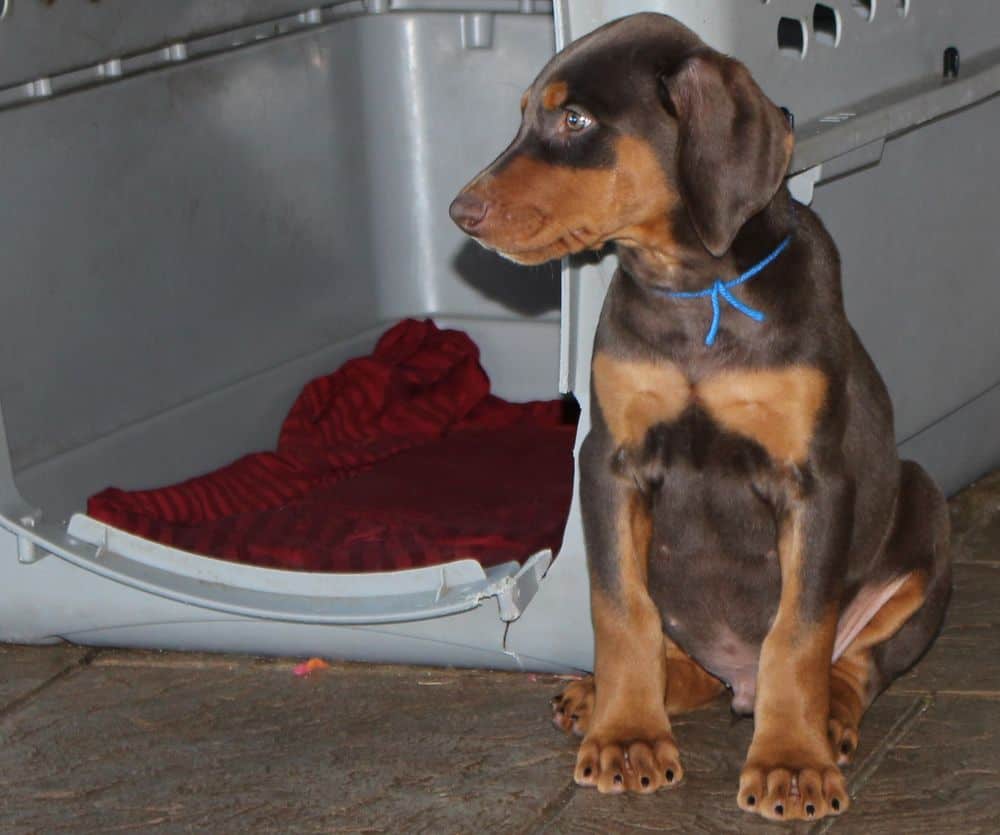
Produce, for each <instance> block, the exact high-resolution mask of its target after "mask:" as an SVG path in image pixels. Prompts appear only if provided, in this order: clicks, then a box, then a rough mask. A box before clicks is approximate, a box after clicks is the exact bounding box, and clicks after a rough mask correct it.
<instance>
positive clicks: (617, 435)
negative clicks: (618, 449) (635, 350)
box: [592, 352, 691, 446]
mask: <svg viewBox="0 0 1000 835" xmlns="http://www.w3.org/2000/svg"><path fill="white" fill-rule="evenodd" d="M592 373H593V376H594V391H595V393H596V395H597V402H598V404H599V405H600V408H601V414H602V415H603V417H604V422H605V423H606V424H607V426H608V430H609V431H610V432H611V437H612V439H613V440H614V442H615V444H616V445H617V446H622V445H635V444H639V443H641V442H642V440H643V439H644V438H645V437H646V433H647V432H648V431H649V429H650V427H652V426H655V425H656V424H658V423H672V422H673V421H674V420H676V419H677V418H678V417H679V416H680V414H681V413H682V412H683V411H684V409H685V408H686V407H687V404H688V403H689V402H690V401H691V386H690V384H689V383H688V381H687V378H686V377H685V376H684V374H683V372H682V371H681V370H680V369H679V368H678V367H677V366H676V365H674V364H673V363H671V362H662V361H661V362H650V361H648V360H621V359H616V358H615V357H612V356H610V355H609V354H606V353H603V352H598V353H596V354H595V355H594V361H593V371H592Z"/></svg>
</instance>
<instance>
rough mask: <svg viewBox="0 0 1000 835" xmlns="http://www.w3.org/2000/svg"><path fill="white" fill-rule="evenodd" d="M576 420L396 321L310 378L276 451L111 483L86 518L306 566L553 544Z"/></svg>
mask: <svg viewBox="0 0 1000 835" xmlns="http://www.w3.org/2000/svg"><path fill="white" fill-rule="evenodd" d="M574 435H575V426H574V425H573V423H572V422H571V421H568V420H566V419H565V418H564V408H563V404H562V403H561V402H560V401H558V400H556V401H546V402H534V403H523V404H515V403H508V402H506V401H504V400H501V399H500V398H498V397H494V396H493V395H491V394H490V384H489V378H488V377H487V376H486V373H485V372H484V371H483V369H482V367H481V366H480V365H479V350H478V348H477V347H476V345H475V344H474V343H473V342H472V341H471V340H470V339H469V337H468V336H466V335H465V334H464V333H461V332H459V331H452V330H439V329H438V328H437V327H436V326H435V325H434V324H433V323H432V322H430V321H425V322H417V321H413V320H407V321H404V322H401V323H400V324H398V325H396V326H395V327H394V328H392V329H391V330H389V331H388V332H387V333H386V334H385V335H383V337H382V338H381V339H380V340H379V343H378V345H377V346H376V348H375V351H374V352H373V353H372V354H371V356H368V357H361V358H358V359H354V360H351V361H350V362H348V363H346V364H345V365H344V366H343V367H341V368H340V369H339V370H338V371H336V372H334V373H333V374H330V375H328V376H326V377H320V378H318V379H316V380H313V381H312V382H311V383H309V384H308V385H307V386H306V387H305V389H304V390H303V391H302V394H301V395H299V398H298V399H297V400H296V402H295V404H294V405H293V406H292V410H291V412H290V413H289V415H288V417H287V418H286V420H285V422H284V425H283V426H282V429H281V435H280V438H279V441H278V449H277V451H275V452H262V453H257V454H254V455H248V456H246V457H244V458H241V459H239V460H238V461H235V462H234V463H232V464H230V465H229V466H227V467H224V468H222V469H221V470H218V471H216V472H214V473H210V474H208V475H204V476H199V477H197V478H193V479H191V480H189V481H185V482H183V483H182V484H178V485H175V486H172V487H163V488H160V489H157V490H137V491H133V492H124V491H122V490H118V489H116V488H109V489H107V490H104V491H103V492H101V493H98V494H97V495H96V496H93V497H91V499H90V501H89V502H88V504H87V512H88V514H89V515H91V516H93V517H94V518H95V519H100V520H101V521H104V522H107V523H108V524H111V525H114V526H116V527H119V528H123V529H125V530H128V531H132V532H134V533H137V534H139V535H141V536H144V537H146V538H147V539H152V540H155V541H157V542H162V543H164V544H166V545H172V546H174V547H177V548H182V549H184V550H187V551H194V552H196V553H200V554H207V555H211V556H216V557H222V558H225V559H231V560H237V561H239V562H246V563H253V564H255V565H266V566H272V567H279V568H293V569H302V570H309V571H352V572H357V571H389V570H393V569H399V568H412V567H417V566H423V565H433V564H436V563H441V562H447V561H450V560H455V559H461V558H464V557H472V558H474V559H477V560H479V561H480V562H481V563H482V564H483V565H487V566H488V565H496V564H498V563H501V562H505V561H507V560H520V559H523V558H525V557H527V556H529V555H530V554H531V553H533V552H535V551H537V550H539V549H542V548H552V549H553V550H555V549H556V548H558V546H559V543H560V541H561V539H562V532H563V526H564V525H565V521H566V513H567V511H568V508H569V501H570V495H571V492H572V481H573V460H572V450H573V438H574Z"/></svg>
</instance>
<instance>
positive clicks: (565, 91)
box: [542, 81, 569, 110]
mask: <svg viewBox="0 0 1000 835" xmlns="http://www.w3.org/2000/svg"><path fill="white" fill-rule="evenodd" d="M568 97H569V85H568V84H567V83H566V82H565V81H553V82H552V83H551V84H549V85H548V86H547V87H546V88H545V89H544V90H542V107H544V108H545V109H546V110H555V109H556V108H557V107H562V106H563V105H564V104H565V103H566V99H567V98H568Z"/></svg>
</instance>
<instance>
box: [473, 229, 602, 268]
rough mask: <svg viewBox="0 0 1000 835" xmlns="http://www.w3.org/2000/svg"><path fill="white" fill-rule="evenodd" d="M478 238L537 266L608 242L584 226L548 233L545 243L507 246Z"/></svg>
mask: <svg viewBox="0 0 1000 835" xmlns="http://www.w3.org/2000/svg"><path fill="white" fill-rule="evenodd" d="M535 237H538V236H537V235H536V236H535ZM478 240H479V243H480V244H482V245H483V246H484V247H486V248H487V249H489V250H491V251H493V252H496V253H497V254H498V255H501V256H503V257H504V258H506V259H507V260H508V261H513V262H514V263H515V264H521V265H523V266H537V265H538V264H544V263H545V262H546V261H552V260H554V259H556V258H563V257H564V256H567V255H575V254H576V253H578V252H586V251H587V250H593V249H600V248H601V247H602V246H603V245H604V244H605V243H606V239H605V238H604V237H603V236H601V235H595V234H593V233H592V232H590V231H589V230H587V229H585V228H583V227H575V228H571V227H566V228H565V229H563V230H561V231H559V232H556V233H554V234H547V235H546V236H545V243H540V244H531V245H511V246H505V245H501V244H495V243H490V242H489V241H486V240H483V239H482V238H479V239H478Z"/></svg>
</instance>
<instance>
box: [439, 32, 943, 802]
mask: <svg viewBox="0 0 1000 835" xmlns="http://www.w3.org/2000/svg"><path fill="white" fill-rule="evenodd" d="M521 104H522V111H523V117H522V121H521V127H520V130H519V131H518V133H517V136H516V137H515V139H514V141H513V142H512V143H511V145H510V146H509V147H508V148H507V149H506V150H505V151H504V152H503V153H502V154H501V155H500V157H499V158H498V159H497V160H496V161H495V162H494V163H493V164H492V165H490V166H489V167H488V168H487V169H486V170H485V171H483V172H482V173H481V174H480V175H479V176H477V177H476V178H475V179H474V180H473V181H472V182H471V183H469V185H468V186H466V187H465V189H463V191H462V192H461V193H460V194H459V195H458V197H457V198H456V199H455V201H454V202H453V204H452V206H451V215H452V217H453V219H454V220H455V221H456V222H457V223H458V224H459V226H461V228H462V229H464V230H465V231H466V232H467V233H468V234H469V235H471V236H473V237H474V238H476V239H478V240H479V241H480V242H481V243H482V244H484V245H485V246H487V247H489V248H491V249H494V250H496V251H498V252H500V253H501V254H503V255H505V256H506V257H508V258H510V259H512V260H514V261H516V262H518V263H522V264H539V263H542V262H544V261H547V260H549V259H553V258H559V257H561V256H564V255H567V254H569V253H575V252H580V251H582V250H589V249H598V248H600V247H602V246H603V245H604V244H606V243H608V242H614V243H615V245H616V247H617V253H618V259H619V269H618V271H617V272H616V274H615V277H614V279H613V281H612V283H611V286H610V288H609V290H608V294H607V298H606V300H605V303H604V307H603V311H602V313H601V318H600V324H599V326H598V329H597V335H596V338H595V341H594V353H593V364H592V378H591V383H592V386H591V423H592V425H591V429H590V433H589V434H588V436H587V438H586V440H585V441H584V443H583V446H582V448H581V451H580V459H579V466H580V474H581V479H580V491H581V501H582V508H583V521H584V529H585V537H586V546H587V558H588V566H589V574H590V583H591V613H592V618H593V624H594V631H595V639H596V648H595V667H594V677H593V679H588V680H583V681H580V682H575V683H573V684H571V685H570V686H569V687H567V688H566V690H565V691H564V692H563V693H562V694H561V695H559V696H557V697H556V699H555V700H554V710H555V719H556V722H557V724H558V725H559V726H560V727H562V728H563V729H564V730H567V731H573V732H575V733H577V734H579V735H582V736H583V742H582V744H581V745H580V749H579V754H578V756H577V760H576V769H575V779H576V781H577V783H579V784H581V785H589V786H596V787H597V788H598V790H600V791H601V792H623V791H633V792H640V793H647V792H654V791H656V790H657V789H659V788H661V787H663V786H669V785H676V784H677V783H678V782H679V781H680V780H681V777H682V774H683V771H682V769H681V764H680V761H679V759H678V753H677V746H676V744H675V741H674V737H673V734H672V733H671V728H670V718H669V717H670V716H671V715H674V714H678V713H681V712H683V711H687V710H691V709H693V708H696V707H699V706H700V705H703V704H705V703H707V702H708V701H710V700H712V699H714V698H715V697H716V696H718V695H719V694H721V693H722V692H723V691H724V690H725V689H726V688H729V689H730V690H731V691H732V703H733V709H734V710H735V711H737V712H744V713H746V712H751V711H752V712H753V714H754V735H753V742H752V743H751V745H750V750H749V752H748V754H747V759H746V765H745V766H744V768H743V771H742V774H741V776H740V783H739V790H738V795H737V802H738V804H739V806H740V808H742V809H744V810H746V811H749V812H755V813H758V814H761V815H763V816H765V817H767V818H772V819H785V820H788V819H796V818H820V817H823V816H824V815H827V814H839V813H841V812H843V811H844V810H845V809H846V808H847V805H848V802H849V801H848V795H847V791H846V787H845V783H844V778H843V776H842V774H841V771H840V768H839V766H840V765H842V764H844V763H846V762H848V761H849V760H850V758H851V756H852V754H853V753H854V751H855V749H856V746H857V744H858V725H859V723H860V721H861V717H862V714H863V713H864V712H865V710H866V709H867V708H868V706H869V705H870V704H871V703H872V701H873V700H874V699H875V697H876V696H877V695H878V693H879V692H881V691H882V690H883V689H884V688H885V687H886V686H887V685H888V684H889V683H890V682H891V681H892V680H893V679H894V678H896V677H897V676H898V675H900V674H901V673H902V672H903V671H905V670H906V669H907V668H909V667H910V666H911V665H912V664H914V662H915V661H916V660H917V659H918V658H919V657H920V655H921V654H922V653H923V652H924V651H925V650H926V649H927V647H928V646H929V645H930V643H931V641H932V640H933V637H934V635H935V634H936V632H937V630H938V629H939V627H940V624H941V621H942V619H943V617H944V612H945V608H946V606H947V602H948V598H949V595H950V589H951V566H950V559H949V552H948V517H947V512H946V507H945V503H944V499H943V497H942V495H941V492H940V491H939V490H938V488H937V487H936V486H935V484H934V483H933V482H932V481H931V479H930V478H929V477H928V476H927V474H926V473H925V472H924V471H923V470H922V469H921V468H920V467H919V466H918V465H917V464H915V463H913V462H902V463H901V462H900V461H899V459H898V458H897V455H896V446H895V442H894V439H893V420H892V405H891V403H890V401H889V397H888V394H887V392H886V388H885V385H884V384H883V382H882V380H881V378H880V376H879V374H878V372H877V371H876V369H875V367H874V365H873V363H872V361H871V359H870V358H869V356H868V354H867V353H866V351H865V349H864V348H863V347H862V345H861V342H860V341H859V339H858V337H857V335H856V334H855V332H854V330H853V329H852V328H851V326H850V324H849V323H848V322H847V319H846V317H845V313H844V307H843V302H842V297H841V285H840V263H839V258H838V255H837V250H836V248H835V246H834V244H833V242H832V241H831V239H830V237H829V235H828V234H827V232H826V230H825V229H824V227H823V224H822V223H821V222H820V220H819V218H818V217H817V216H816V215H815V214H814V213H813V212H812V211H810V210H809V209H808V208H807V207H805V206H803V205H799V204H796V203H794V201H793V200H792V198H791V196H790V195H789V192H788V190H787V188H786V187H785V186H784V182H783V181H784V177H785V174H786V172H787V168H788V164H789V160H790V158H791V153H792V147H793V138H792V133H791V130H790V128H789V125H788V120H787V119H786V118H785V116H784V115H783V114H782V112H781V111H780V110H779V109H778V108H777V107H776V106H775V105H774V104H772V103H771V102H770V101H769V100H768V99H767V98H766V97H765V96H764V94H763V93H762V92H761V90H760V89H759V87H758V86H757V85H756V83H755V82H754V81H753V79H752V78H751V76H750V74H749V72H748V71H747V69H746V68H745V67H744V66H743V65H742V64H740V63H739V62H738V61H735V60H733V59H731V58H728V57H726V56H724V55H722V54H720V53H718V52H716V51H714V50H712V49H710V48H708V47H707V46H706V45H705V44H704V43H703V42H702V41H701V40H700V39H699V38H698V37H697V36H696V35H695V34H694V33H693V32H691V31H690V30H689V29H687V28H685V27H684V26H682V25H681V24H679V23H678V22H676V21H675V20H673V19H672V18H669V17H666V16H662V15H655V14H642V15H635V16H632V17H628V18H624V19H621V20H618V21H615V22H612V23H610V24H608V25H606V26H604V27H602V28H600V29H598V30H596V31H595V32H593V33H591V34H590V35H588V36H587V37H584V38H582V39H581V40H579V41H577V42H575V43H573V44H572V45H570V46H569V47H568V48H567V49H566V50H564V51H563V52H562V53H560V54H559V55H557V56H556V57H555V58H554V59H553V60H552V61H551V62H550V63H549V64H548V65H547V66H546V67H545V68H544V69H543V70H542V72H541V74H540V75H539V76H538V78H537V79H536V80H535V82H534V83H533V84H532V85H531V88H530V89H529V90H528V91H527V92H526V93H525V94H524V97H523V99H522V102H521Z"/></svg>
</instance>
